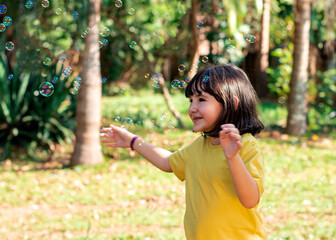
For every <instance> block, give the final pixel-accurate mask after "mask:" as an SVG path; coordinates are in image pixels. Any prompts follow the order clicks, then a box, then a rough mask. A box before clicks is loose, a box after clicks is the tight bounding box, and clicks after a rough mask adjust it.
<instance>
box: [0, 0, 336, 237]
mask: <svg viewBox="0 0 336 240" xmlns="http://www.w3.org/2000/svg"><path fill="white" fill-rule="evenodd" d="M0 5H1V6H0V22H2V23H1V24H0V46H1V47H0V157H1V158H0V169H1V172H0V209H1V210H0V221H1V223H2V224H1V226H0V238H1V239H184V233H183V214H184V209H185V205H184V204H185V203H184V184H183V183H181V182H179V181H178V180H177V179H176V177H174V175H173V174H168V173H163V172H160V171H159V170H157V169H156V168H155V167H153V166H152V165H150V164H149V163H147V162H146V161H145V160H144V159H143V158H142V157H140V156H139V155H137V154H135V153H134V152H132V151H130V150H128V149H106V148H104V147H103V146H101V144H100V139H99V132H100V129H101V127H107V126H108V125H109V124H110V123H113V124H116V125H119V126H122V127H125V128H127V129H129V130H130V131H133V132H134V133H136V134H138V135H141V136H142V137H143V138H144V139H145V140H147V141H150V142H152V143H153V144H156V145H158V146H160V147H164V148H167V149H168V150H171V151H175V150H177V149H179V148H180V147H181V146H183V145H184V144H186V143H188V142H191V141H192V140H193V139H195V138H196V137H197V136H198V135H197V134H195V133H192V131H191V127H192V122H191V121H190V120H189V119H188V115H187V109H188V105H189V102H188V100H187V99H186V98H185V97H184V88H185V86H186V85H187V84H188V81H189V80H190V79H191V78H192V76H193V75H194V74H195V73H196V72H197V71H198V70H199V69H202V68H204V67H206V66H210V65H211V64H235V65H237V66H240V67H241V68H243V69H244V70H245V71H246V72H247V74H248V76H249V78H250V80H251V83H252V84H253V86H254V88H255V89H256V91H257V94H258V96H259V98H260V104H259V105H258V109H259V114H260V118H261V120H262V122H263V123H264V124H265V127H266V128H265V131H264V132H262V133H261V134H260V135H259V136H258V139H259V142H260V145H261V147H262V149H263V154H264V157H265V175H266V183H265V193H264V197H263V199H262V202H261V204H260V207H259V209H260V213H261V215H262V216H263V219H264V224H265V228H266V232H267V234H268V239H279V240H280V239H281V240H284V239H336V198H335V194H336V190H335V189H336V188H335V184H336V183H335V179H336V178H335V176H336V165H335V163H336V154H335V146H336V141H335V136H336V130H335V126H336V108H335V106H336V69H335V66H336V35H335V33H336V19H335V18H336V1H335V0H325V1H309V0H274V1H270V0H255V1H251V0H241V1H235V0H226V1H224V0H223V1H221V0H203V1H202V0H192V1H191V0H186V1H175V0H172V1H165V0H142V1H136V0H123V1H120V0H116V1H115V0H113V1H111V0H102V1H101V0H90V1H89V0H83V1H75V0H49V1H48V0H43V1H41V0H28V1H26V0H25V1H22V0H8V1H1V3H0Z"/></svg>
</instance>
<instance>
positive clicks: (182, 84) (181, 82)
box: [171, 79, 187, 89]
mask: <svg viewBox="0 0 336 240" xmlns="http://www.w3.org/2000/svg"><path fill="white" fill-rule="evenodd" d="M186 86H187V83H186V82H185V81H184V80H177V79H175V80H173V81H172V82H171V87H172V88H175V89H176V88H185V87H186Z"/></svg>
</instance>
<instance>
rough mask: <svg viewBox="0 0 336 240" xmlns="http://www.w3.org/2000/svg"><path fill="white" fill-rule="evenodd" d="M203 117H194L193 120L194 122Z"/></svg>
mask: <svg viewBox="0 0 336 240" xmlns="http://www.w3.org/2000/svg"><path fill="white" fill-rule="evenodd" d="M201 119H202V118H201V117H193V118H192V121H193V122H197V121H199V120H201Z"/></svg>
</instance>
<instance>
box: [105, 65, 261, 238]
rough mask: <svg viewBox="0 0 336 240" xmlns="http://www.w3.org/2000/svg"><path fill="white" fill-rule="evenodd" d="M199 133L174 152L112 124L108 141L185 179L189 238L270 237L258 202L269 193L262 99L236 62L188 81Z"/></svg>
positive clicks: (195, 125)
mask: <svg viewBox="0 0 336 240" xmlns="http://www.w3.org/2000/svg"><path fill="white" fill-rule="evenodd" d="M185 96H186V97H187V98H189V99H190V106H189V110H188V114H189V117H190V118H191V120H192V121H193V124H194V126H193V131H194V132H201V133H202V136H200V137H199V138H197V139H196V140H194V141H193V142H192V143H190V144H189V145H187V146H185V147H183V148H181V149H179V150H177V151H176V152H174V153H171V152H169V151H167V150H165V149H162V148H159V147H156V146H154V145H151V144H150V143H148V142H145V141H144V140H142V139H140V137H138V136H135V135H134V134H132V133H130V132H129V131H127V130H126V129H122V128H119V127H116V126H114V125H110V128H105V129H104V130H103V132H104V133H103V134H102V137H103V139H102V142H103V143H109V144H107V145H106V146H107V147H122V148H127V147H130V148H131V149H132V150H135V151H136V152H138V153H139V154H141V155H142V156H143V157H144V158H146V159H147V160H148V161H149V162H151V163H152V164H153V165H155V166H156V167H158V168H159V169H161V170H163V171H165V172H173V173H174V174H175V175H176V176H177V177H178V178H179V179H180V180H181V181H185V189H186V212H185V216H184V229H185V234H186V237H187V239H188V240H205V239H206V240H222V239H228V240H234V239H237V240H252V239H266V236H265V232H264V229H263V225H262V221H261V218H260V215H259V214H258V212H257V207H258V205H259V202H260V198H261V196H262V194H263V192H264V187H263V185H264V184H263V182H264V174H263V168H264V164H263V155H262V153H261V151H260V147H259V145H258V142H257V140H256V138H255V137H254V135H255V134H257V133H259V132H260V131H261V130H262V129H263V128H264V125H263V124H262V123H261V122H260V120H259V118H258V116H257V111H256V103H257V97H256V94H255V91H254V89H253V87H252V86H251V84H250V81H249V79H248V77H247V76H246V74H245V73H244V72H243V71H242V70H241V69H240V68H238V67H236V66H232V65H226V66H216V67H209V68H206V69H203V70H201V71H200V72H198V73H197V74H196V75H195V76H194V78H193V79H192V80H191V81H190V83H189V84H188V86H187V88H186V91H185Z"/></svg>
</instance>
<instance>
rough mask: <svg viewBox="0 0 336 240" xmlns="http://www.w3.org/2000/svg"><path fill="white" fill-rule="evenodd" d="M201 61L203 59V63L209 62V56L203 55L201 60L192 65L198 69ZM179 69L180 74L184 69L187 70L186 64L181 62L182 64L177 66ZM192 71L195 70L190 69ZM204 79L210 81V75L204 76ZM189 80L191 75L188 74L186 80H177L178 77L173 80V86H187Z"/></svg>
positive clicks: (176, 87)
mask: <svg viewBox="0 0 336 240" xmlns="http://www.w3.org/2000/svg"><path fill="white" fill-rule="evenodd" d="M201 61H202V62H203V63H207V62H208V61H209V58H208V56H201V60H197V62H196V63H194V64H193V65H192V66H193V67H195V68H196V69H198V68H199V64H200V63H201ZM177 70H178V71H179V72H180V74H183V73H184V71H185V70H186V66H185V65H184V64H180V65H179V66H178V67H177ZM192 71H193V70H192V69H190V71H189V72H192ZM203 81H204V82H208V81H209V76H207V77H204V79H203ZM189 82H190V77H189V76H187V77H186V78H185V80H177V79H175V80H173V81H172V82H171V87H172V88H175V89H178V88H185V87H186V85H187V84H188V83H189Z"/></svg>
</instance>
